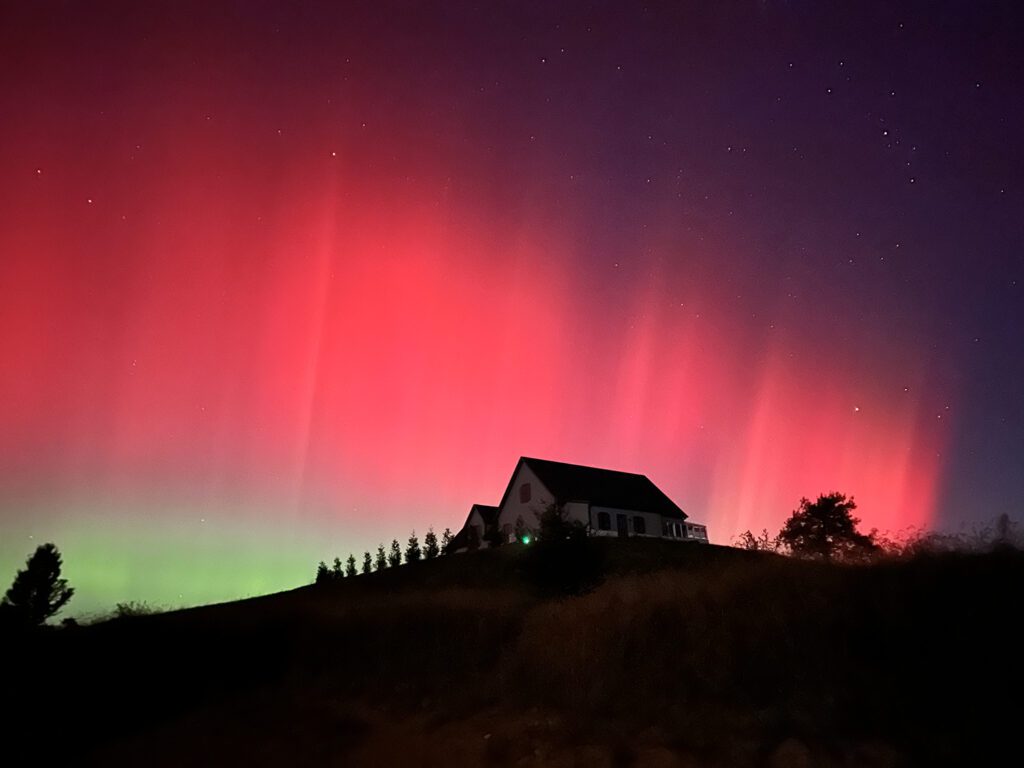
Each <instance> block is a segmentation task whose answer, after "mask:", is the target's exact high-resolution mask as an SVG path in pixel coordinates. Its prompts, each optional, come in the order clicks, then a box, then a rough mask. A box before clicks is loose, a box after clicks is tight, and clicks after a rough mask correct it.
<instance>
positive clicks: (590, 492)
mask: <svg viewBox="0 0 1024 768" xmlns="http://www.w3.org/2000/svg"><path fill="white" fill-rule="evenodd" d="M553 502H554V503H557V504H561V505H562V506H563V508H564V510H565V515H566V517H567V518H568V519H569V520H574V521H578V522H579V523H581V524H582V525H583V526H585V527H586V529H587V532H588V533H589V534H590V535H591V536H623V537H624V536H642V537H648V538H658V539H672V540H675V541H700V542H705V543H706V542H707V541H708V532H707V528H706V527H705V526H703V525H700V524H699V523H694V522H691V521H690V520H689V519H688V518H687V515H686V513H685V512H683V510H681V509H680V508H679V507H678V506H676V505H675V503H674V502H673V501H672V500H671V499H670V498H669V497H668V496H666V495H665V494H664V493H663V492H662V491H661V490H660V489H659V488H658V486H656V485H655V484H654V483H652V482H651V481H650V479H649V478H648V477H647V476H646V475H636V474H633V473H631V472H618V471H616V470H611V469H598V468H597V467H586V466H582V465H579V464H566V463H564V462H560V461H548V460H546V459H533V458H529V457H527V456H524V457H522V458H520V459H519V462H518V463H517V464H516V468H515V471H513V472H512V477H511V479H510V480H509V481H508V485H507V486H506V487H505V493H504V494H503V495H502V497H501V502H500V503H499V504H498V506H496V507H492V506H487V505H484V504H474V505H473V506H472V508H471V509H470V511H469V516H468V517H467V518H466V522H465V524H464V525H463V526H462V529H461V530H460V531H459V532H458V533H457V534H456V535H455V537H454V538H453V539H452V543H451V545H450V551H452V552H463V551H465V550H467V549H477V548H480V547H487V546H488V545H489V543H490V542H493V541H495V540H498V541H504V542H509V541H514V540H515V538H516V530H517V527H518V528H519V529H520V530H526V531H532V530H535V529H536V528H537V520H538V516H539V515H540V513H541V512H542V511H543V510H544V509H545V508H546V507H547V506H548V505H549V504H551V503H553Z"/></svg>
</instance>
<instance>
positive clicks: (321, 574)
mask: <svg viewBox="0 0 1024 768" xmlns="http://www.w3.org/2000/svg"><path fill="white" fill-rule="evenodd" d="M330 580H331V569H330V568H328V567H327V563H325V562H324V561H323V560H321V561H320V564H319V565H318V566H317V567H316V581H315V582H313V583H314V584H326V583H327V582H328V581H330Z"/></svg>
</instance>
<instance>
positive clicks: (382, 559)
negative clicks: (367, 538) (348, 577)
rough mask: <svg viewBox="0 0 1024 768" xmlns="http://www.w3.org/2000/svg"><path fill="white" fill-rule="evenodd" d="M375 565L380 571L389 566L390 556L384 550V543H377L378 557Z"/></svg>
mask: <svg viewBox="0 0 1024 768" xmlns="http://www.w3.org/2000/svg"><path fill="white" fill-rule="evenodd" d="M374 565H375V566H376V568H377V570H378V571H383V570H384V569H385V568H387V567H388V556H387V554H385V552H384V545H383V544H378V545H377V559H376V561H375V562H374Z"/></svg>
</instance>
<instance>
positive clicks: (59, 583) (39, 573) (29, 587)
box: [0, 544, 75, 627]
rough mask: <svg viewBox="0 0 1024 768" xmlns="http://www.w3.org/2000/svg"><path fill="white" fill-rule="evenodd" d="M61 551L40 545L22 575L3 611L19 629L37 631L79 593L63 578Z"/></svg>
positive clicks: (6, 596) (8, 594) (1, 605)
mask: <svg viewBox="0 0 1024 768" xmlns="http://www.w3.org/2000/svg"><path fill="white" fill-rule="evenodd" d="M60 568H61V556H60V550H58V549H57V547H56V545H54V544H40V545H39V546H38V547H36V551H35V552H34V553H33V554H32V555H31V556H30V557H29V558H28V561H27V562H26V563H25V568H24V569H23V570H20V571H18V573H17V575H16V576H15V577H14V583H13V584H11V588H10V589H8V590H7V594H6V595H4V599H3V601H0V608H2V609H3V612H4V613H5V614H7V616H6V617H5V618H9V619H10V620H11V621H12V623H14V624H15V625H20V626H25V627H37V626H39V625H41V624H43V623H44V622H45V621H46V620H47V619H48V618H50V617H51V616H55V615H56V614H57V613H58V612H59V611H60V609H61V608H63V607H64V606H65V605H66V604H67V602H68V600H70V599H71V597H72V595H74V594H75V590H74V589H72V588H71V587H69V586H68V582H67V579H62V578H61V577H60Z"/></svg>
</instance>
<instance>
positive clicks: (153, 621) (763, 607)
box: [5, 541, 1024, 765]
mask: <svg viewBox="0 0 1024 768" xmlns="http://www.w3.org/2000/svg"><path fill="white" fill-rule="evenodd" d="M590 544H592V545H593V546H595V547H597V548H599V550H601V551H603V552H604V554H605V557H606V564H607V568H608V576H607V579H606V581H605V583H604V584H602V585H601V586H600V587H598V588H597V589H596V590H595V591H593V592H592V593H590V594H588V595H585V596H583V597H577V598H565V599H550V598H541V597H538V596H537V593H536V592H535V591H534V590H533V589H532V588H531V585H530V582H529V580H528V579H527V578H525V574H524V572H523V571H524V558H523V557H522V555H523V552H522V550H520V549H519V548H517V547H507V548H503V549H502V550H498V551H495V552H480V553H474V554H469V555H462V556H453V557H450V558H442V559H441V560H438V561H434V562H430V563H420V564H417V565H413V566H404V567H402V568H399V569H396V570H394V571H387V572H384V573H380V574H372V575H370V576H361V577H358V578H355V579H352V580H347V581H344V582H342V583H340V584H337V585H331V586H329V587H303V588H301V589H297V590H293V591H291V592H285V593H280V594H277V595H270V596H267V597H262V598H256V599H251V600H245V601H240V602H236V603H228V604H223V605H215V606H206V607H202V608H196V609H191V610H185V611H177V612H173V613H167V614H162V615H155V616H143V617H137V618H129V619H120V620H114V621H110V622H106V623H103V624H100V625H96V626H92V627H83V628H79V629H71V630H60V631H51V632H45V633H42V634H40V635H38V636H34V637H32V638H30V639H29V641H28V642H19V643H16V644H15V645H14V646H13V647H10V648H9V652H8V654H7V657H8V659H9V660H10V661H9V664H8V675H7V680H8V686H7V690H8V691H9V693H10V695H6V694H5V700H6V705H7V707H8V709H9V710H10V711H9V712H7V713H5V722H6V723H7V724H8V725H10V726H11V727H12V730H11V732H12V733H17V734H20V736H21V738H20V740H18V741H17V742H16V743H17V744H18V745H20V746H19V748H27V749H29V750H31V749H33V748H42V747H43V746H45V749H46V750H48V751H49V753H50V754H52V751H53V750H54V749H59V748H61V747H64V748H70V749H71V750H73V752H74V754H75V756H76V757H81V758H92V759H94V760H95V761H96V762H98V763H102V764H126V765H127V764H142V763H145V764H163V765H178V764H191V765H196V764H236V763H238V764H249V765H253V764H255V765H283V764H288V765H304V764H319V765H388V764H407V765H454V764H470V765H472V764H494V765H503V764H508V765H515V764H564V765H573V764H581V765H582V764H587V765H600V764H606V765H612V764H621V765H631V764H637V765H640V764H654V763H657V762H658V761H659V760H661V761H662V762H664V761H671V760H677V761H678V760H682V761H688V762H683V763H678V764H691V765H761V764H793V765H798V764H801V762H800V761H802V760H810V761H811V762H810V763H806V762H805V764H823V765H900V764H932V765H938V764H957V763H962V762H963V761H965V760H970V761H972V762H978V761H981V762H984V761H985V760H996V759H998V755H999V753H1000V752H1001V751H1002V750H1004V749H1006V748H1009V747H1010V746H1012V744H1011V738H1012V731H1011V730H1010V725H1011V724H1014V723H1016V722H1018V721H1019V716H1020V714H1021V708H1020V704H1019V691H1020V684H1021V682H1022V680H1021V667H1020V658H1019V654H1020V645H1021V639H1022V638H1021V633H1020V630H1019V629H1018V628H1017V625H1018V620H1019V616H1018V614H1019V607H1018V604H1019V601H1018V590H1019V588H1020V585H1021V584H1024V556H1022V555H1021V554H1020V553H1016V552H1002V553H993V554H988V555H976V556H947V557H942V558H925V559H917V560H913V561H904V562H893V563H886V564H880V565H873V566H867V567H837V566H826V565H819V564H813V563H806V562H799V561H793V560H788V559H785V558H779V557H774V556H767V555H755V554H751V553H746V552H741V551H738V550H731V549H728V548H719V547H701V546H685V545H683V546H680V545H678V544H672V543H664V542H641V541H628V542H619V541H610V542H609V541H606V542H590ZM8 645H9V646H10V639H9V643H8ZM55 723H59V724H60V725H59V727H57V726H55V725H54V724H55ZM40 726H44V727H40ZM41 730H42V731H46V732H48V733H49V734H50V735H49V738H48V739H46V740H45V741H40V740H34V739H35V738H38V733H39V732H40V731H41ZM787 760H788V761H790V762H785V761H787ZM652 761H653V762H652ZM773 761H774V762H773ZM779 761H783V762H782V763H779ZM793 761H796V762H793ZM666 764H674V763H672V762H668V763H666Z"/></svg>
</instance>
